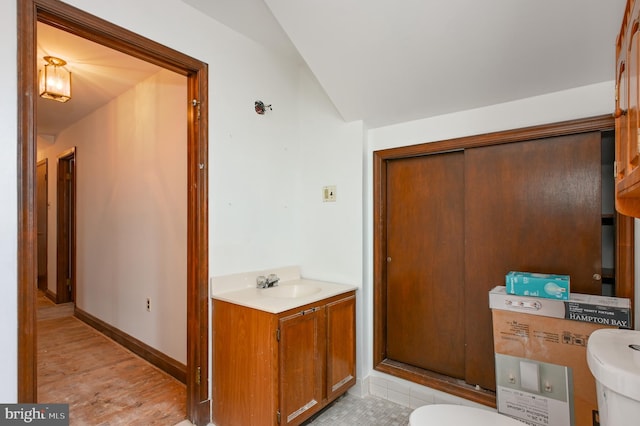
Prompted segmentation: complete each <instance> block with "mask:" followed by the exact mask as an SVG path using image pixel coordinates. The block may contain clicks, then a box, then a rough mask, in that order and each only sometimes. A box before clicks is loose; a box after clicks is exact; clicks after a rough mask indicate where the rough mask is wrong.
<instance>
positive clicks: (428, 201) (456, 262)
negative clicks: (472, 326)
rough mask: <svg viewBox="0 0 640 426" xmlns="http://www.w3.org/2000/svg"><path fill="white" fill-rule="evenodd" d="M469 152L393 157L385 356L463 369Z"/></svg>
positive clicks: (453, 371)
mask: <svg viewBox="0 0 640 426" xmlns="http://www.w3.org/2000/svg"><path fill="white" fill-rule="evenodd" d="M463 172H464V154H463V153H462V151H459V152H453V153H446V154H436V155H427V156H423V157H414V158H406V159H397V160H389V161H388V163H387V206H386V207H387V257H388V258H387V260H388V262H387V275H386V276H387V348H386V352H387V358H389V359H392V360H396V361H400V362H404V363H407V364H410V365H414V366H417V367H422V368H425V369H428V370H431V371H435V372H439V373H442V374H446V375H449V376H452V377H458V378H463V377H464V322H463V318H464V304H463V284H464V281H463V280H464V265H463V262H464V234H463V231H464V229H463V226H464V217H463V214H464V199H463V196H464V190H463V183H464V179H463Z"/></svg>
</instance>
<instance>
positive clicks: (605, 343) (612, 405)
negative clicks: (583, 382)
mask: <svg viewBox="0 0 640 426" xmlns="http://www.w3.org/2000/svg"><path fill="white" fill-rule="evenodd" d="M587 364H589V369H590V370H591V373H592V374H593V377H595V379H596V392H597V393H598V412H599V413H600V426H631V425H634V426H636V425H638V424H639V422H640V420H638V419H639V418H640V331H636V330H618V329H599V330H596V331H594V332H593V333H591V336H590V337H589V340H588V342H587Z"/></svg>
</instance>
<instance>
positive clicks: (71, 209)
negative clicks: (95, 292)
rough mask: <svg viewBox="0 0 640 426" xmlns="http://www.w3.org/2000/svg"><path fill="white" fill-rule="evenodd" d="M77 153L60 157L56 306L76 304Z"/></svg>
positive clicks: (73, 151) (68, 153) (70, 151)
mask: <svg viewBox="0 0 640 426" xmlns="http://www.w3.org/2000/svg"><path fill="white" fill-rule="evenodd" d="M75 163H76V150H75V148H72V149H70V150H68V151H67V152H64V153H62V155H60V156H59V157H58V181H57V183H58V185H57V193H58V203H57V280H56V303H67V302H75V289H76V285H75V280H76V274H75V264H76V238H75V234H76V232H75V229H76V173H75Z"/></svg>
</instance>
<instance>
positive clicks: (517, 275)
mask: <svg viewBox="0 0 640 426" xmlns="http://www.w3.org/2000/svg"><path fill="white" fill-rule="evenodd" d="M570 282H571V280H570V278H569V275H554V274H540V273H536V272H517V271H511V272H509V273H508V274H507V275H506V276H505V284H506V287H507V293H509V294H517V295H519V296H533V297H544V298H548V299H559V300H569V293H570Z"/></svg>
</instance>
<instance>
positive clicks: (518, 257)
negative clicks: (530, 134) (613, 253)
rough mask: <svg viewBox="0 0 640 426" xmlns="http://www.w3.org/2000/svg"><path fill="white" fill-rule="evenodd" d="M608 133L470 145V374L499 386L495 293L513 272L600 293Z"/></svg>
mask: <svg viewBox="0 0 640 426" xmlns="http://www.w3.org/2000/svg"><path fill="white" fill-rule="evenodd" d="M600 141H601V138H600V133H599V132H594V133H584V134H578V135H571V136H562V137H555V138H549V139H544V140H536V141H527V142H518V143H511V144H505V145H494V146H489V147H482V148H472V149H468V150H466V151H465V197H466V198H465V201H466V204H465V208H466V211H465V232H466V233H465V236H466V250H465V257H466V260H465V265H466V272H465V306H466V310H465V318H466V323H465V327H466V343H467V347H466V357H465V358H466V378H467V382H468V383H471V384H479V385H480V386H482V387H484V388H489V389H494V388H495V373H494V355H493V337H492V331H491V329H492V323H491V311H490V309H489V306H488V305H489V300H488V292H489V290H490V289H491V288H493V287H494V286H496V285H504V276H505V274H506V273H507V272H509V271H511V270H516V271H529V272H545V273H558V274H568V275H570V277H571V291H572V292H576V293H590V294H600V292H601V283H600V281H595V280H593V279H592V276H593V274H594V273H598V274H599V273H601V229H600V228H601V169H600V167H601V166H600Z"/></svg>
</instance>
